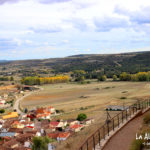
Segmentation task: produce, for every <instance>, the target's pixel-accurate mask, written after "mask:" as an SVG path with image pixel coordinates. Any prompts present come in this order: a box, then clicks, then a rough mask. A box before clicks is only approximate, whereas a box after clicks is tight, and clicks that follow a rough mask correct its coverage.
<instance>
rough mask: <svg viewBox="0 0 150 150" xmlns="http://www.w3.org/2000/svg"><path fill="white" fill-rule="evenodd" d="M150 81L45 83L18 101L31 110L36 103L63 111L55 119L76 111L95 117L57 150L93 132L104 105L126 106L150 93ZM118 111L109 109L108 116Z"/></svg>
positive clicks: (102, 117) (101, 119)
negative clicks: (41, 88)
mask: <svg viewBox="0 0 150 150" xmlns="http://www.w3.org/2000/svg"><path fill="white" fill-rule="evenodd" d="M149 91H150V83H149V82H111V81H110V82H99V83H98V82H93V83H91V84H84V85H80V84H71V83H68V84H54V85H45V86H43V90H42V91H40V92H39V93H34V94H33V95H30V96H28V97H26V98H25V99H24V100H23V101H21V105H22V106H23V107H27V108H30V109H32V108H33V107H35V106H46V105H52V106H54V107H55V108H56V109H58V110H63V111H64V112H65V113H63V114H62V115H60V116H56V118H58V119H70V118H76V117H77V115H78V114H79V113H86V114H87V116H88V117H89V118H90V117H93V118H95V123H94V124H93V125H91V126H89V127H86V128H85V129H84V130H82V131H80V132H79V133H77V134H76V133H75V134H74V135H73V136H72V137H70V138H69V139H68V140H67V141H65V142H62V144H59V145H57V150H62V149H65V150H74V149H77V148H78V147H79V145H81V144H82V143H83V142H84V141H85V139H86V138H87V137H89V135H90V134H92V133H93V132H94V131H96V129H97V128H99V127H100V126H101V125H102V124H103V123H104V122H105V120H106V112H105V111H104V110H105V108H106V106H107V105H123V103H124V105H129V104H131V103H134V102H136V101H137V99H140V98H142V99H143V98H145V97H147V96H148V97H149V96H150V92H149ZM116 113H118V112H111V113H110V115H111V117H112V116H114V115H115V114H116ZM74 141H76V142H74Z"/></svg>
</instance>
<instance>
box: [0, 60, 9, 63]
mask: <svg viewBox="0 0 150 150" xmlns="http://www.w3.org/2000/svg"><path fill="white" fill-rule="evenodd" d="M4 62H9V61H8V60H0V63H4Z"/></svg>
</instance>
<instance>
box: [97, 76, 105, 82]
mask: <svg viewBox="0 0 150 150" xmlns="http://www.w3.org/2000/svg"><path fill="white" fill-rule="evenodd" d="M106 79H107V77H106V75H103V76H99V77H98V81H106Z"/></svg>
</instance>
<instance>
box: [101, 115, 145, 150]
mask: <svg viewBox="0 0 150 150" xmlns="http://www.w3.org/2000/svg"><path fill="white" fill-rule="evenodd" d="M142 121H143V115H141V116H139V117H137V118H135V119H134V120H132V121H131V122H129V123H128V124H127V125H126V126H125V127H123V128H122V129H121V130H120V131H119V132H118V133H117V134H116V135H114V136H113V137H112V139H110V141H109V142H108V143H107V145H106V146H105V148H104V150H129V148H130V146H131V143H132V141H133V140H134V139H135V136H136V133H137V132H138V130H139V128H140V127H141V125H142Z"/></svg>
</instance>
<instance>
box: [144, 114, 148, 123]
mask: <svg viewBox="0 0 150 150" xmlns="http://www.w3.org/2000/svg"><path fill="white" fill-rule="evenodd" d="M143 122H144V124H148V123H150V114H146V115H145V116H144V118H143Z"/></svg>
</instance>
